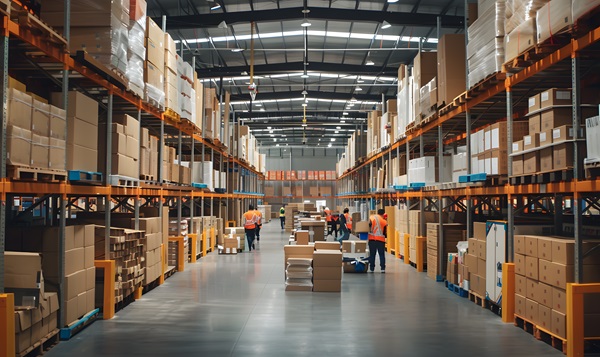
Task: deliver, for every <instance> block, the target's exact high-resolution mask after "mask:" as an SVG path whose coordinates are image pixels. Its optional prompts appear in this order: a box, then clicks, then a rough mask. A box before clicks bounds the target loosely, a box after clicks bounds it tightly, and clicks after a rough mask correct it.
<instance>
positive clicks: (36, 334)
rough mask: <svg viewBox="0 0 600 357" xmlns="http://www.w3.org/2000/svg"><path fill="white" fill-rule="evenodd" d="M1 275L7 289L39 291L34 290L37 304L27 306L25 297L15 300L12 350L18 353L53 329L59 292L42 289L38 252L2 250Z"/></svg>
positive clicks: (55, 324)
mask: <svg viewBox="0 0 600 357" xmlns="http://www.w3.org/2000/svg"><path fill="white" fill-rule="evenodd" d="M4 279H5V280H4V285H5V289H7V291H10V290H12V291H16V290H19V289H27V291H39V292H37V293H36V294H35V296H36V302H37V305H36V306H31V305H29V306H26V305H25V304H23V303H24V301H15V312H14V321H15V351H16V352H17V354H20V353H24V352H25V351H26V350H27V349H29V348H30V347H31V346H33V345H35V344H37V343H38V342H40V340H41V339H42V338H44V337H46V336H47V335H48V334H50V333H55V332H54V331H55V330H56V328H57V322H58V310H59V303H58V295H57V293H55V292H52V293H47V292H45V291H44V290H45V284H44V280H43V274H42V258H41V256H40V254H39V253H23V252H9V251H7V252H4ZM15 289H16V290H15ZM25 303H26V301H25Z"/></svg>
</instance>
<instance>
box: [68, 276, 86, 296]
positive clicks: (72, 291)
mask: <svg viewBox="0 0 600 357" xmlns="http://www.w3.org/2000/svg"><path fill="white" fill-rule="evenodd" d="M85 279H86V271H85V270H79V271H77V272H75V273H73V274H68V275H66V276H65V298H66V299H67V300H71V299H73V298H76V297H77V296H78V295H79V294H80V293H81V292H83V291H85V287H86V280H85Z"/></svg>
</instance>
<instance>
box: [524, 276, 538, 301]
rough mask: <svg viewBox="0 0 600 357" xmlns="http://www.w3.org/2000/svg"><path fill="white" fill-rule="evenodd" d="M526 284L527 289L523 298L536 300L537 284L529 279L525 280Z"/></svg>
mask: <svg viewBox="0 0 600 357" xmlns="http://www.w3.org/2000/svg"><path fill="white" fill-rule="evenodd" d="M526 282H527V287H526V289H525V292H526V295H525V296H526V297H527V298H528V299H532V300H536V298H537V296H536V294H537V290H538V284H539V282H538V281H537V280H535V279H529V278H526Z"/></svg>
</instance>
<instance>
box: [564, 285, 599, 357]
mask: <svg viewBox="0 0 600 357" xmlns="http://www.w3.org/2000/svg"><path fill="white" fill-rule="evenodd" d="M585 294H600V283H595V284H573V283H569V284H567V356H568V357H579V356H582V357H583V355H584V353H583V352H584V350H583V340H584V337H585V335H584V331H583V313H584V311H583V296H584V295H585Z"/></svg>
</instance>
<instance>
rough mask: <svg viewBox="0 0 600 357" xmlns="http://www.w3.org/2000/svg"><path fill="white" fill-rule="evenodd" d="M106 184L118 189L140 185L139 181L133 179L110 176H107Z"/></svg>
mask: <svg viewBox="0 0 600 357" xmlns="http://www.w3.org/2000/svg"><path fill="white" fill-rule="evenodd" d="M108 184H109V185H111V186H120V187H138V186H139V185H140V180H139V179H135V178H133V177H127V176H120V175H110V176H108Z"/></svg>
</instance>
